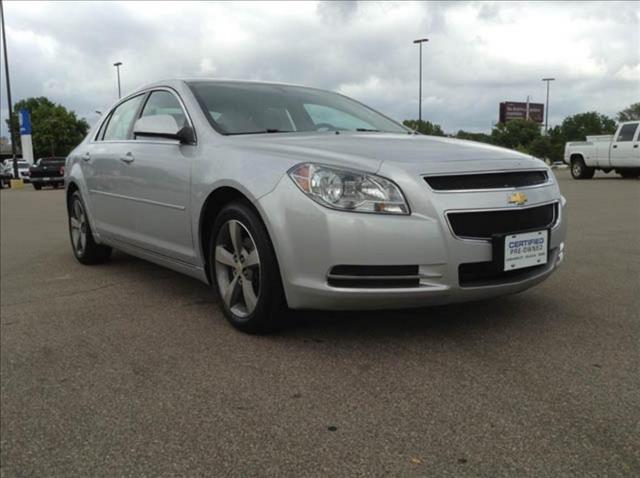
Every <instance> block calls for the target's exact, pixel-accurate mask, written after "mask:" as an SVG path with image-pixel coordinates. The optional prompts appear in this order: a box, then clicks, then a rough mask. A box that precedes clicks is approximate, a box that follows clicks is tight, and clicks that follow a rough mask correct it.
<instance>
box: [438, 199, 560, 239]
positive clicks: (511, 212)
mask: <svg viewBox="0 0 640 478" xmlns="http://www.w3.org/2000/svg"><path fill="white" fill-rule="evenodd" d="M557 207H558V206H557V204H545V205H544V206H537V207H530V208H526V209H506V210H499V211H478V212H451V213H449V214H447V216H448V218H449V224H451V229H452V230H453V233H454V234H455V235H456V236H458V237H463V238H470V239H490V238H491V237H492V236H493V235H494V234H512V233H516V232H525V231H533V230H540V229H547V228H549V227H552V226H553V224H554V222H555V219H556V214H557Z"/></svg>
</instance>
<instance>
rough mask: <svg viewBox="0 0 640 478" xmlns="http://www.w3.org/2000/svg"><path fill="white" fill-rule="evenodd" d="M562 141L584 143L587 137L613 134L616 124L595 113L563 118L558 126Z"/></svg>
mask: <svg viewBox="0 0 640 478" xmlns="http://www.w3.org/2000/svg"><path fill="white" fill-rule="evenodd" d="M560 129H561V133H562V136H563V137H564V141H565V142H567V141H585V140H586V139H587V135H596V134H613V133H614V132H615V130H616V122H615V121H614V120H612V119H611V118H609V117H608V116H605V115H602V114H600V113H597V112H595V111H589V112H587V113H580V114H577V115H573V116H569V117H568V118H565V119H564V121H563V122H562V124H561V125H560Z"/></svg>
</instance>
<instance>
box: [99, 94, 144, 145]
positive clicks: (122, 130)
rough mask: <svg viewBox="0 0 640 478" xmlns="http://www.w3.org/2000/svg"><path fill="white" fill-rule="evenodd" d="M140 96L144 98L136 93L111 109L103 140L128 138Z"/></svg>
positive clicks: (140, 99)
mask: <svg viewBox="0 0 640 478" xmlns="http://www.w3.org/2000/svg"><path fill="white" fill-rule="evenodd" d="M142 98H144V95H138V96H136V97H134V98H131V99H130V100H127V101H125V102H124V103H122V104H121V105H120V106H118V107H117V108H116V109H115V110H113V112H112V113H111V118H109V124H107V129H106V130H105V132H104V137H103V138H102V139H104V140H105V141H106V140H122V139H128V137H129V130H130V129H131V123H132V122H133V119H134V116H135V114H136V111H138V107H139V106H140V102H141V101H142Z"/></svg>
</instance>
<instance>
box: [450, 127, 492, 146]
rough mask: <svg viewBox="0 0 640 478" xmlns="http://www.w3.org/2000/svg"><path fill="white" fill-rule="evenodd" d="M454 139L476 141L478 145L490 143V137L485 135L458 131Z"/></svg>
mask: <svg viewBox="0 0 640 478" xmlns="http://www.w3.org/2000/svg"><path fill="white" fill-rule="evenodd" d="M456 138H457V139H468V140H470V141H478V142H480V143H491V136H489V135H488V134H485V133H470V132H468V131H463V130H459V131H458V132H457V133H456Z"/></svg>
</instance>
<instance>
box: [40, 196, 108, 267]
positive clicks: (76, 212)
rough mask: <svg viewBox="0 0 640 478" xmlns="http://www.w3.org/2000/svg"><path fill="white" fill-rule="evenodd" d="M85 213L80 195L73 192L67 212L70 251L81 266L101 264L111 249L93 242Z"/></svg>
mask: <svg viewBox="0 0 640 478" xmlns="http://www.w3.org/2000/svg"><path fill="white" fill-rule="evenodd" d="M34 186H35V185H34ZM86 211H87V209H86V207H85V205H84V202H83V201H82V198H81V197H80V193H79V192H77V191H76V192H74V193H73V195H72V196H71V200H70V201H69V206H68V211H67V214H68V217H69V221H68V223H69V238H70V239H71V249H72V250H73V255H74V256H75V257H76V259H78V262H80V263H81V264H84V265H92V264H101V263H103V262H106V261H108V260H109V258H110V257H111V248H110V247H108V246H103V245H102V244H97V243H96V242H95V241H94V239H93V233H92V232H91V226H90V225H89V218H88V216H87V213H86Z"/></svg>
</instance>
